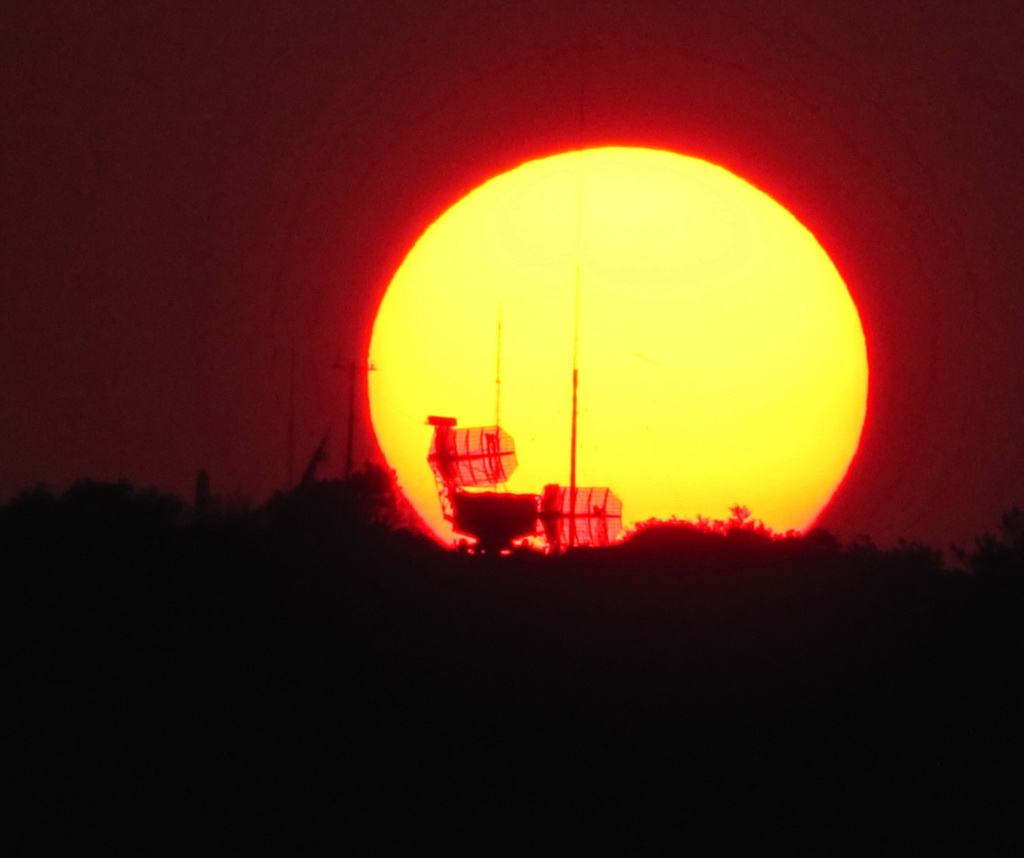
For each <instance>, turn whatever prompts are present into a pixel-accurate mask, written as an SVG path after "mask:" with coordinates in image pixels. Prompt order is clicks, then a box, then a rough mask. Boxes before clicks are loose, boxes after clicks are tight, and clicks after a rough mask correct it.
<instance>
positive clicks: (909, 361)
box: [0, 0, 1024, 547]
mask: <svg viewBox="0 0 1024 858" xmlns="http://www.w3.org/2000/svg"><path fill="white" fill-rule="evenodd" d="M230 5H231V8H228V4H210V3H209V2H206V0H204V2H182V0H179V2H174V3H144V4H143V3H138V2H128V0H111V2H97V3H90V4H85V3H81V2H70V0H35V2H26V0H13V2H8V3H6V4H4V8H3V10H2V11H0V64H2V74H0V98H2V102H0V104H2V112H3V133H2V134H0V146H2V155H0V165H2V167H0V168H2V170H3V176H2V201H3V204H2V215H0V216H2V218H3V221H2V240H0V364H2V367H3V370H2V373H0V499H4V500H6V499H7V498H9V497H10V496H12V495H13V494H14V493H15V492H17V491H18V490H21V489H26V488H31V487H33V486H34V485H36V483H38V482H45V483H49V484H51V485H53V486H55V487H57V488H60V487H63V486H66V485H67V484H68V483H69V482H70V481H72V480H74V479H75V478H78V477H84V476H89V477H94V478H97V479H118V478H120V477H126V478H128V479H130V480H132V481H133V482H136V483H137V484H140V485H157V486H159V487H161V488H163V489H165V490H169V491H175V492H179V493H181V494H183V495H187V494H188V493H189V492H190V491H191V486H192V485H193V482H194V479H195V474H196V472H197V470H198V469H199V468H203V467H205V468H208V469H209V471H210V474H211V478H212V481H213V486H214V489H215V490H216V491H218V492H222V493H232V492H235V491H238V492H241V493H244V494H246V495H249V496H250V497H252V498H253V500H254V502H257V503H259V502H262V501H263V500H264V499H265V498H266V497H267V496H268V495H269V494H270V493H271V492H272V491H273V490H274V489H278V488H282V487H284V485H285V483H286V481H287V477H288V473H289V458H290V454H289V429H288V427H289V414H290V412H291V408H290V402H291V390H292V384H291V382H290V379H291V377H292V372H291V368H292V366H293V360H292V355H293V353H294V370H295V371H294V377H295V386H294V391H295V400H294V402H295V408H294V415H295V436H294V437H295V443H294V449H295V453H294V463H293V465H292V470H293V471H294V473H295V475H296V476H297V474H298V473H301V470H302V468H303V467H304V465H305V462H306V460H307V459H308V458H309V456H310V455H311V454H312V452H313V449H314V448H315V446H316V444H317V441H318V440H319V438H320V436H321V435H323V433H324V432H325V430H327V429H328V427H332V430H333V438H334V445H333V457H332V459H331V462H330V464H329V467H328V469H327V472H326V474H325V475H328V476H331V475H333V476H337V475H338V474H340V471H341V469H342V467H343V459H344V452H343V451H344V431H345V419H346V404H347V387H346V384H347V377H346V374H345V373H344V372H342V371H340V370H338V369H337V368H336V367H335V366H334V365H335V364H338V363H343V362H345V361H348V360H351V359H357V360H362V359H365V357H366V349H367V343H368V337H369V332H370V327H371V325H372V320H373V315H374V312H375V309H376V304H377V302H378V301H379V299H380V297H381V294H382V291H383V289H384V288H385V286H386V284H387V282H388V280H389V278H390V275H391V274H392V272H393V271H394V269H395V268H396V266H397V265H398V264H399V262H400V261H401V259H402V257H403V255H404V253H405V251H406V250H407V249H408V248H409V246H410V245H411V243H412V242H413V241H414V240H415V238H416V237H417V236H418V235H419V233H420V232H421V231H422V230H423V229H424V228H425V227H426V226H427V225H428V224H429V223H430V222H431V220H432V219H433V218H435V217H436V216H437V215H439V214H440V213H441V212H442V211H444V210H445V209H446V208H447V207H448V206H449V205H451V204H452V203H453V202H454V201H456V200H457V199H458V198H459V197H460V196H461V195H463V194H464V193H466V192H467V191H468V190H470V189H472V188H473V187H474V186H476V185H477V184H479V183H480V182H481V181H483V180H485V179H486V178H489V177H490V176H492V175H494V174H496V173H498V172H502V171H504V170H507V169H510V168H511V167H513V166H516V165H517V164H519V163H522V162H523V161H526V160H531V159H533V158H537V157H541V156H544V155H548V154H553V153H556V152H559V151H564V150H567V149H573V148H576V147H577V146H578V144H579V140H580V105H581V92H582V107H583V123H582V125H583V138H584V142H585V143H586V145H589V146H597V145H609V144H619V145H642V146H650V147H660V148H668V149H673V150H676V151H679V152H682V153H685V154H691V155H696V156H699V157H703V158H706V159H708V160H711V161H714V162H716V163H720V164H722V165H723V166H725V167H727V168H729V169H731V170H733V171H734V172H736V173H737V174H739V175H741V176H742V177H744V178H746V179H747V180H749V181H751V182H753V183H754V184H755V185H757V186H758V187H760V188H761V189H762V190H764V191H766V192H768V193H770V194H771V195H772V196H774V197H775V198H776V199H777V200H778V201H779V202H781V203H782V204H783V205H785V206H786V207H787V208H789V209H790V211H792V212H793V213H794V214H795V215H796V216H797V217H798V218H800V219H801V220H802V221H803V223H804V224H805V225H806V226H808V227H809V228H810V229H811V230H812V231H813V232H814V233H815V235H816V236H817V237H818V239H819V241H821V243H822V244H823V245H824V246H825V248H826V249H827V250H828V251H829V253H830V255H831V256H832V258H833V260H834V262H835V263H836V265H837V267H838V268H839V270H840V272H841V273H842V274H843V276H844V277H845V279H846V281H847V283H848V285H849V286H850V289H851V292H852V294H853V296H854V299H855V301H856V302H857V304H858V306H859V309H860V312H861V317H862V321H863V323H864V326H865V331H866V335H867V342H868V352H869V360H870V363H871V391H870V399H869V407H868V420H867V424H866V427H865V433H864V436H863V439H862V444H861V450H860V452H859V454H858V456H857V458H856V459H855V460H854V463H853V466H852V468H851V472H850V475H849V478H848V480H847V482H846V483H845V485H844V486H843V487H842V488H841V489H840V492H839V494H838V495H837V496H836V498H835V499H834V502H833V504H832V505H831V507H830V508H829V509H828V510H827V511H826V513H825V515H824V516H823V518H822V520H821V523H822V524H823V525H824V526H826V527H828V528H829V529H830V530H833V531H834V532H836V533H837V534H839V535H841V536H844V537H851V536H853V535H855V534H858V533H865V534H870V535H871V536H873V537H874V538H875V539H876V540H878V541H879V542H880V543H883V544H885V543H890V542H892V541H894V540H895V539H897V538H899V537H905V538H908V539H919V540H924V541H927V542H930V543H932V544H935V545H938V546H940V547H942V546H945V545H947V544H948V543H949V542H951V541H953V542H959V543H961V544H966V543H967V542H968V541H969V539H970V537H971V536H973V535H974V534H976V533H979V532H981V531H983V530H985V529H987V528H993V527H994V526H995V525H996V523H997V522H998V518H999V515H1000V513H1001V512H1002V511H1004V510H1005V509H1006V508H1007V507H1008V506H1009V505H1010V504H1011V503H1013V502H1015V501H1016V502H1024V452H1022V446H1024V445H1022V437H1024V350H1022V348H1021V345H1020V330H1021V322H1022V320H1024V289H1022V288H1021V272H1022V271H1024V241H1021V238H1020V232H1021V227H1022V225H1024V158H1022V157H1021V152H1024V110H1022V109H1021V108H1022V105H1024V60H1022V59H1021V51H1020V45H1021V44H1022V43H1024V12H1022V11H1019V10H1020V8H1021V7H1020V6H1019V4H1018V3H1015V2H986V3H978V2H944V3H943V2H941V0H938V2H934V0H929V1H928V2H926V1H925V0H912V1H911V2H891V1H890V2H868V3H864V2H862V3H852V2H844V3H829V2H820V0H773V2H746V3H740V2H735V3H734V2H722V0H718V2H685V3H684V2H669V0H608V2H592V3H590V2H566V0H543V2H540V0H538V2H533V0H515V2H481V1H480V0H477V2H471V0H466V2H457V0H433V2H422V3H412V2H406V3H399V2H389V0H374V2H372V3H371V2H363V0H358V2H351V0H350V2H344V3H339V2H336V0H299V2H293V3H283V2H268V0H256V2H249V3H245V4H230ZM214 7H215V8H214ZM581 79H582V86H581ZM708 371H713V367H709V368H708ZM454 375H457V373H454ZM363 410H364V411H365V406H364V409H363ZM756 431H757V429H756V427H753V426H752V427H751V434H752V436H755V435H756ZM373 455H375V453H374V446H373V442H372V434H371V433H370V430H369V426H368V422H367V421H366V418H365V416H362V420H361V428H360V437H359V441H358V444H357V456H358V457H359V458H366V457H372V456H373ZM737 500H738V501H741V500H742V499H737ZM756 512H757V511H756V510H754V513H755V515H756Z"/></svg>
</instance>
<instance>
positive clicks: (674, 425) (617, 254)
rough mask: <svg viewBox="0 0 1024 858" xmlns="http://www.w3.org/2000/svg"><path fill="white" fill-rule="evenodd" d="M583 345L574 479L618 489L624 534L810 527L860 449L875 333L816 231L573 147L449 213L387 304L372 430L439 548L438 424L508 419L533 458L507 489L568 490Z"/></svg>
mask: <svg viewBox="0 0 1024 858" xmlns="http://www.w3.org/2000/svg"><path fill="white" fill-rule="evenodd" d="M499 331H500V333H499ZM577 331H578V339H577V334H576V332H577ZM574 354H575V360H576V363H577V365H578V367H579V405H578V423H579V430H578V444H577V451H578V453H577V455H578V466H577V469H578V478H577V483H578V484H579V485H580V486H608V487H610V488H611V489H612V490H613V491H614V492H615V493H616V495H618V497H619V498H621V500H622V503H623V522H624V524H625V525H626V526H627V527H629V526H631V525H632V524H634V523H635V522H637V521H643V520H646V519H649V518H652V517H657V518H669V517H671V516H676V517H679V518H684V519H693V518H695V517H697V516H698V515H703V516H707V517H710V518H726V517H728V509H729V508H730V507H732V506H734V505H736V504H742V505H744V506H746V507H748V508H749V509H750V510H751V512H752V513H753V515H754V516H755V517H757V518H759V519H761V520H762V521H764V522H765V523H766V524H768V525H769V526H770V527H772V528H774V529H775V530H779V531H784V530H789V529H804V528H806V527H808V526H810V525H811V524H812V523H813V522H814V520H815V518H816V517H817V516H818V514H819V512H820V511H821V509H822V508H823V507H824V505H825V504H827V503H828V501H829V499H830V498H831V497H832V495H833V493H834V492H835V490H836V488H837V487H838V485H839V484H840V482H841V481H842V479H843V477H844V475H845V474H846V471H847V468H848V467H849V464H850V461H851V460H852V458H853V455H854V453H855V452H856V450H857V445H858V443H859V439H860V433H861V428H862V425H863V422H864V416H865V408H866V401H867V384H868V367H867V357H866V350H865V342H864V333H863V331H862V329H861V324H860V319H859V317H858V313H857V309H856V307H855V305H854V303H853V300H852V299H851V297H850V294H849V292H848V291H847V288H846V285H845V284H844V282H843V280H842V278H841V277H840V275H839V273H838V272H837V271H836V269H835V266H834V265H833V264H832V262H831V260H830V259H829V257H828V255H827V254H826V252H825V251H824V250H823V249H822V248H821V246H820V245H819V244H818V242H817V241H816V240H815V238H814V236H813V235H811V233H810V232H809V231H808V230H807V229H806V228H804V227H803V226H802V225H801V224H800V223H799V222H798V221H797V220H796V219H795V218H794V217H793V216H792V215H791V214H789V212H787V211H786V210H785V209H784V208H783V207H782V206H780V205H779V204H778V203H776V202H775V201H774V200H772V199H771V198H770V197H768V196H767V195H766V194H764V193H762V192H761V191H759V190H757V189H756V188H754V187H753V186H751V185H750V184H748V183H747V182H745V181H743V180H742V179H740V178H738V177H737V176H735V175H734V174H732V173H730V172H728V171H727V170H725V169H723V168H721V167H718V166H715V165H712V164H710V163H708V162H705V161H702V160H699V159H696V158H691V157H685V156H682V155H678V154H675V153H671V152H663V151H655V150H650V149H637V148H606V149H590V150H585V151H584V152H582V153H580V152H570V153H565V154H561V155H556V156H553V157H549V158H543V159H540V160H536V161H531V162H528V163H526V164H523V165H521V166H519V167H517V168H515V169H513V170H511V171H509V172H507V173H504V174H502V175H499V176H497V177H495V178H493V179H491V180H490V181H488V182H486V183H484V184H483V185H481V186H480V187H478V188H476V189H475V190H474V191H472V192H471V193H469V194H467V195H466V196H465V197H464V198H463V199H461V200H460V201H459V202H457V203H456V204H455V205H453V206H452V207H451V208H450V209H449V210H448V211H447V212H445V213H444V214H443V215H442V216H441V217H440V218H438V220H437V221H435V222H434V223H433V224H432V225H431V226H430V227H429V228H428V229H427V230H426V231H425V232H424V233H423V235H422V236H421V237H420V239H419V240H418V241H417V243H416V244H415V246H414V247H413V248H412V249H411V250H410V251H409V253H408V255H407V256H406V257H405V260H404V262H403V263H402V265H401V266H400V267H399V269H398V271H397V272H396V273H395V275H394V278H393V279H392V281H391V283H390V285H389V287H388V289H387V292H386V294H385V296H384V298H383V300H382V302H381V305H380V309H379V311H378V314H377V318H376V321H375V324H374V328H373V337H372V341H371V345H370V359H371V360H372V362H373V364H374V366H375V368H376V370H377V371H376V372H374V373H371V375H370V381H369V384H370V388H369V392H370V408H371V415H372V420H373V426H374V430H375V432H376V434H377V439H378V442H379V444H380V447H381V450H382V451H383V452H384V455H385V457H386V458H387V461H388V464H389V465H390V466H391V467H392V468H394V469H395V471H396V472H397V474H398V480H399V483H400V484H401V486H402V488H403V490H404V492H405V493H406V495H407V496H408V498H409V499H410V501H411V502H412V504H413V505H414V506H415V508H416V509H417V511H418V512H419V514H420V515H421V516H422V517H423V519H424V520H425V521H426V522H427V523H428V524H429V525H430V526H431V527H432V528H433V530H434V531H435V532H436V534H437V535H438V537H439V538H441V539H443V540H445V541H448V540H451V539H452V536H453V534H452V529H451V526H450V524H449V523H448V522H447V521H445V520H444V518H443V517H442V513H441V507H440V505H439V502H438V494H437V489H436V486H435V482H434V477H433V475H432V473H431V470H430V467H429V466H428V464H427V452H428V449H429V447H430V442H431V428H430V427H429V426H427V425H426V419H427V417H428V415H449V416H451V417H454V418H456V419H457V420H458V425H459V426H460V427H461V426H466V427H469V426H486V425H493V424H494V423H495V422H496V415H497V419H498V421H500V425H501V426H502V428H503V429H504V430H505V431H506V432H508V434H509V435H511V436H512V437H513V438H514V439H515V443H516V452H517V456H518V462H519V466H518V468H517V470H516V471H515V472H514V473H513V474H512V476H511V478H510V479H509V480H508V482H507V484H506V486H505V488H507V490H508V491H510V492H531V493H536V494H539V493H540V492H541V490H542V489H543V487H544V486H545V485H546V484H549V483H555V482H558V483H561V484H562V485H568V483H569V460H570V421H571V414H572V367H573V363H574ZM499 366H500V371H499ZM499 378H500V385H499V384H496V381H498V380H499Z"/></svg>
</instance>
